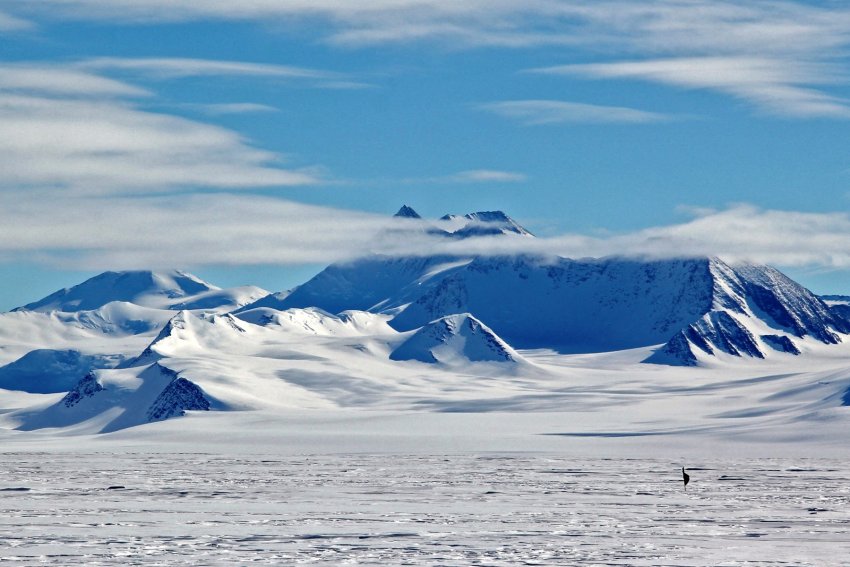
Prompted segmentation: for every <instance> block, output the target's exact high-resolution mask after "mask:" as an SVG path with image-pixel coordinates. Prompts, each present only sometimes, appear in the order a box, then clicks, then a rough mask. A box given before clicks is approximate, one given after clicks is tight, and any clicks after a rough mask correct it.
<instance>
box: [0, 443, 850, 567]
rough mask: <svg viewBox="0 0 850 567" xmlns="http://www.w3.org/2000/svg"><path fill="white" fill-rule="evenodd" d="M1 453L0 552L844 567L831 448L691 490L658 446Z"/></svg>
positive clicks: (731, 470) (78, 560) (195, 560)
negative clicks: (649, 451) (630, 454)
mask: <svg viewBox="0 0 850 567" xmlns="http://www.w3.org/2000/svg"><path fill="white" fill-rule="evenodd" d="M2 458H3V461H4V462H3V468H4V472H3V476H2V482H0V489H2V491H0V506H2V514H0V555H2V561H0V562H2V563H3V564H4V565H6V564H8V565H63V566H65V565H228V566H232V565H249V564H265V565H296V564H328V565H342V564H361V565H379V564H380V565H840V564H842V563H845V562H846V558H847V555H848V552H850V535H848V532H850V513H848V508H849V507H850V466H848V465H847V462H846V461H844V460H834V459H828V458H816V459H800V458H793V459H792V458H774V459H770V458H764V459H751V458H732V459H730V458H720V459H711V460H708V459H704V460H699V461H697V460H692V461H690V462H688V463H685V464H686V465H688V466H690V467H691V475H692V482H691V484H690V486H689V487H688V490H687V492H685V491H684V490H683V489H682V483H681V480H680V477H679V474H680V473H679V467H680V465H681V464H682V463H681V462H680V461H679V460H670V459H657V458H652V459H651V458H639V459H629V458H613V459H608V458H599V457H592V458H576V457H570V456H564V455H558V454H552V453H486V452H483V453H477V454H468V455H458V454H444V455H436V454H434V455H427V454H395V453H384V454H357V453H352V454H327V455H320V454H316V455H312V456H304V455H301V456H299V455H292V454H278V453H275V452H274V451H270V453H269V454H267V455H262V454H253V455H241V456H237V455H236V454H228V455H225V454H221V453H218V454H201V453H194V454H192V453H168V454H155V453H124V452H120V453H114V452H111V450H110V451H107V452H99V453H86V454H82V453H79V452H77V451H74V450H70V448H69V449H68V450H66V451H50V452H47V453H44V452H41V453H29V452H27V453H20V452H19V453H5V454H3V455H2ZM110 487H113V488H112V489H110ZM116 487H120V488H116Z"/></svg>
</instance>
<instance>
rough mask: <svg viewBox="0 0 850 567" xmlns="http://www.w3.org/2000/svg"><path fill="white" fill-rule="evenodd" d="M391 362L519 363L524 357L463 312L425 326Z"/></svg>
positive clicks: (392, 355)
mask: <svg viewBox="0 0 850 567" xmlns="http://www.w3.org/2000/svg"><path fill="white" fill-rule="evenodd" d="M390 359H392V360H418V361H420V362H428V363H436V362H439V363H443V364H464V363H469V362H499V363H517V362H519V361H520V360H522V357H521V356H520V355H518V354H517V352H516V351H515V350H514V349H513V348H511V346H510V345H508V344H507V343H506V342H505V341H503V340H502V339H501V338H499V337H498V335H496V334H495V333H494V332H493V331H492V330H490V328H489V327H487V325H485V324H484V323H482V322H481V321H479V320H478V319H476V318H475V317H473V316H472V315H470V314H469V313H460V314H456V315H448V316H446V317H441V318H440V319H437V320H436V321H431V322H430V323H428V324H427V325H425V326H423V327H422V328H420V329H419V330H417V331H416V332H415V333H413V335H411V336H410V337H409V338H408V339H407V340H406V341H404V342H403V343H402V344H400V345H399V346H398V347H396V349H395V350H393V351H392V353H390Z"/></svg>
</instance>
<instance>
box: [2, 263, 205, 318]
mask: <svg viewBox="0 0 850 567" xmlns="http://www.w3.org/2000/svg"><path fill="white" fill-rule="evenodd" d="M218 289H219V288H218V287H216V286H214V285H212V284H209V283H207V282H205V281H203V280H202V279H200V278H198V277H196V276H194V275H192V274H189V273H186V272H181V271H180V270H167V271H158V272H154V271H150V270H128V271H122V272H103V273H102V274H98V275H96V276H94V277H92V278H89V279H87V280H86V281H84V282H83V283H81V284H78V285H75V286H73V287H70V288H65V289H61V290H59V291H57V292H55V293H52V294H50V295H48V296H47V297H45V298H43V299H41V300H39V301H35V302H33V303H29V304H27V305H24V306H23V307H18V308H17V309H16V311H17V310H28V311H42V312H47V311H64V312H77V311H89V310H93V309H98V308H100V307H103V306H104V305H106V304H107V303H111V302H113V301H124V302H127V303H134V304H136V305H142V306H145V307H166V306H167V305H168V304H169V303H170V301H171V300H174V299H178V298H183V297H188V296H192V295H196V294H199V293H203V292H209V291H213V290H218Z"/></svg>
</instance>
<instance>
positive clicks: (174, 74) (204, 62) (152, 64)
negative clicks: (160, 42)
mask: <svg viewBox="0 0 850 567" xmlns="http://www.w3.org/2000/svg"><path fill="white" fill-rule="evenodd" d="M77 66H78V67H80V68H82V69H89V70H98V71H127V72H131V73H136V74H144V75H147V76H150V77H153V78H158V79H176V78H184V77H221V76H249V77H278V78H284V79H333V80H339V79H341V78H342V75H339V74H337V73H332V72H330V71H320V70H318V69H308V68H304V67H292V66H288V65H276V64H268V63H255V62H248V61H218V60H212V59H191V58H181V57H159V58H121V57H97V58H94V59H88V60H85V61H81V62H79V63H78V64H77Z"/></svg>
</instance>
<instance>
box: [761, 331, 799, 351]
mask: <svg viewBox="0 0 850 567" xmlns="http://www.w3.org/2000/svg"><path fill="white" fill-rule="evenodd" d="M761 340H762V341H763V342H764V344H766V345H767V346H769V347H770V348H772V349H773V350H777V351H779V352H787V353H789V354H800V349H798V348H797V345H795V344H794V341H792V340H791V339H790V338H788V337H786V336H785V335H762V336H761Z"/></svg>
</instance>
